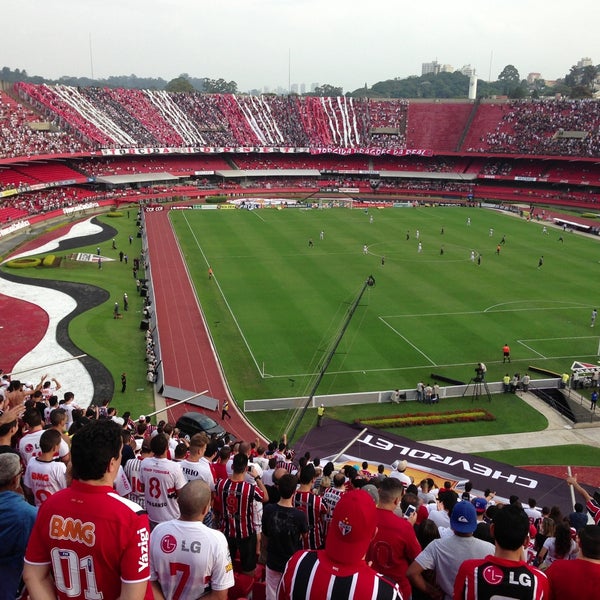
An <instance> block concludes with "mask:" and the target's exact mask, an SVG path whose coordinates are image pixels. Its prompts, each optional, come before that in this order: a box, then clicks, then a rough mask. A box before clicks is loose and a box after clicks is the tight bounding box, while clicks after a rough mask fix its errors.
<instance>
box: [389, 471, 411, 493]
mask: <svg viewBox="0 0 600 600" xmlns="http://www.w3.org/2000/svg"><path fill="white" fill-rule="evenodd" d="M390 477H392V478H393V479H399V480H400V482H401V483H402V486H403V487H404V490H405V491H406V488H407V487H408V486H409V485H410V484H411V483H412V479H411V478H410V477H409V476H408V475H407V474H406V473H403V472H401V471H392V472H391V473H390Z"/></svg>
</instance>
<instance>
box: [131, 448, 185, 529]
mask: <svg viewBox="0 0 600 600" xmlns="http://www.w3.org/2000/svg"><path fill="white" fill-rule="evenodd" d="M140 480H141V482H142V484H143V486H144V498H145V499H146V512H147V513H148V518H149V519H150V521H152V522H154V523H162V522H163V521H168V520H170V519H178V518H179V515H180V513H179V506H178V505H177V490H180V489H181V488H182V487H183V486H184V485H185V484H186V483H187V480H186V478H185V477H184V475H183V471H182V470H181V464H180V463H177V462H173V461H172V460H169V459H168V458H156V457H155V456H151V457H148V458H145V459H144V460H143V461H142V466H141V469H140Z"/></svg>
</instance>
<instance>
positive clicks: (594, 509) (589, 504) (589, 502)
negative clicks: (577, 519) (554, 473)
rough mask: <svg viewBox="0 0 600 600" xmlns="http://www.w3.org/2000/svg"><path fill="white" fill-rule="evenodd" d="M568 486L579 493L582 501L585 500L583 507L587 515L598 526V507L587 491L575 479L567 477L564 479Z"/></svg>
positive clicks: (599, 521)
mask: <svg viewBox="0 0 600 600" xmlns="http://www.w3.org/2000/svg"><path fill="white" fill-rule="evenodd" d="M566 481H567V483H568V484H569V485H572V486H573V488H574V489H575V490H576V491H577V492H579V493H580V494H581V495H582V496H583V499H584V500H585V506H586V508H587V509H588V511H589V513H590V514H591V515H592V518H593V519H594V523H596V525H598V524H599V523H600V505H599V504H598V503H597V502H596V501H595V500H594V498H592V496H591V495H590V494H589V493H588V491H587V490H586V489H585V488H583V487H582V486H581V485H579V483H577V477H576V476H573V477H567V479H566Z"/></svg>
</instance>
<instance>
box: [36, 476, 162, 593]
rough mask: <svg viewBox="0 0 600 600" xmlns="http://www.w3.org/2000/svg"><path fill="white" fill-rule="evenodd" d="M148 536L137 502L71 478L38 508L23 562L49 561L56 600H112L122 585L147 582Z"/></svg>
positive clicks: (40, 563) (141, 511)
mask: <svg viewBox="0 0 600 600" xmlns="http://www.w3.org/2000/svg"><path fill="white" fill-rule="evenodd" d="M149 538H150V532H149V529H148V517H147V515H146V513H145V512H144V511H143V510H142V509H141V508H140V507H139V506H138V505H137V504H135V503H134V502H131V501H130V500H127V499H125V498H121V497H120V496H119V495H118V494H116V493H115V492H114V491H113V489H112V488H111V487H109V486H95V485H88V484H86V483H84V482H82V481H78V480H73V482H72V483H71V486H70V487H68V488H66V489H64V490H61V491H60V492H57V493H56V494H53V495H52V496H50V497H49V498H48V500H46V502H44V503H43V504H42V506H40V509H39V512H38V516H37V519H36V522H35V525H34V527H33V531H32V533H31V537H30V538H29V545H28V546H27V552H26V553H25V562H26V563H29V564H32V565H50V568H51V570H52V574H53V578H54V582H55V583H54V585H55V588H56V591H57V596H58V598H59V599H60V600H77V599H80V600H100V599H101V600H116V599H117V598H119V596H120V594H121V583H139V582H143V581H148V579H149V577H150V568H149ZM151 599H152V590H151V587H150V585H148V589H147V591H146V600H151Z"/></svg>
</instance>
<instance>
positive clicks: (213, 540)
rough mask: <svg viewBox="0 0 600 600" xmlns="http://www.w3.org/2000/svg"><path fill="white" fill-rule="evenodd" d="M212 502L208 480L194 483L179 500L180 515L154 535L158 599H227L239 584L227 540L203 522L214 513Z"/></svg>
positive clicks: (152, 567) (152, 563)
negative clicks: (237, 583)
mask: <svg viewBox="0 0 600 600" xmlns="http://www.w3.org/2000/svg"><path fill="white" fill-rule="evenodd" d="M210 499H211V492H210V489H209V487H208V485H207V484H206V483H205V482H204V481H202V480H199V479H198V480H193V481H190V482H189V483H187V484H186V485H185V486H184V487H183V488H182V489H181V492H180V493H179V496H178V497H177V504H178V506H179V512H180V517H179V518H178V519H173V520H170V521H165V522H163V523H160V524H159V525H157V526H156V527H155V528H154V530H153V531H152V534H151V535H150V581H151V582H152V589H153V591H154V598H177V599H178V600H195V599H196V598H199V597H203V596H207V597H210V598H211V599H213V598H214V600H225V599H226V598H227V590H228V589H229V588H231V587H233V585H234V577H233V568H232V565H231V557H230V556H229V549H228V547H227V540H226V539H225V536H224V535H223V534H222V533H221V532H220V531H215V530H214V529H209V528H208V527H206V525H204V524H203V522H202V521H203V520H204V518H205V517H206V514H207V513H208V511H209V510H210ZM174 565H175V568H174ZM174 570H175V573H174Z"/></svg>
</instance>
